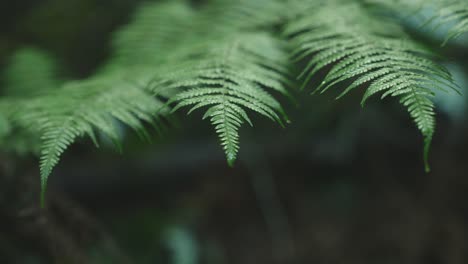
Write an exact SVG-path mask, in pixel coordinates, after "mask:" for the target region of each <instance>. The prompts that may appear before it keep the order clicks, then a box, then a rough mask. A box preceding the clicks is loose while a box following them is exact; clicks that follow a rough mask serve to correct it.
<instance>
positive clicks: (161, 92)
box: [0, 0, 468, 190]
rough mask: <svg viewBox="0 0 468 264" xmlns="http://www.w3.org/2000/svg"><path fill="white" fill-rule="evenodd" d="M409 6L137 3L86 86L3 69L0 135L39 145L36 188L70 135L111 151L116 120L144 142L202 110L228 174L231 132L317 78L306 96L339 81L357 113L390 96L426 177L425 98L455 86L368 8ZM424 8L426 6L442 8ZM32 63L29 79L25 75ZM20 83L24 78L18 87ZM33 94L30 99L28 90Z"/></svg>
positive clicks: (460, 26) (430, 119) (446, 11)
mask: <svg viewBox="0 0 468 264" xmlns="http://www.w3.org/2000/svg"><path fill="white" fill-rule="evenodd" d="M410 2H411V4H409V3H407V2H406V1H399V0H395V1H392V0H388V1H384V0H367V1H364V0H362V1H346V0H332V1H321V0H304V1H302V0H289V1H286V0H284V1H281V0H256V1H254V0H238V1H230V0H212V1H205V3H204V4H201V5H197V6H194V5H191V4H189V3H187V2H185V1H182V0H181V1H166V2H162V3H145V4H143V5H142V6H141V8H140V9H138V10H137V12H136V13H135V15H134V16H133V19H132V21H131V23H129V24H128V25H126V26H124V27H123V28H122V29H121V30H119V31H118V32H117V33H116V34H115V35H114V38H113V40H114V41H113V43H112V47H113V55H112V56H111V58H110V59H109V61H108V62H107V63H106V64H105V65H104V66H103V67H102V68H100V69H99V70H98V71H97V72H96V74H95V75H93V76H91V77H89V78H88V79H86V80H80V81H62V80H58V79H57V78H55V77H54V74H55V73H54V71H56V66H55V65H54V64H53V62H51V61H52V60H49V59H48V57H46V56H45V55H41V54H40V53H37V52H29V53H24V52H23V53H21V52H19V53H18V55H17V56H16V58H17V59H16V60H14V61H13V63H12V65H11V68H10V70H9V71H12V72H13V73H14V74H12V73H8V75H9V76H13V77H12V80H11V81H8V82H7V88H6V90H5V91H8V92H7V93H6V94H7V95H9V96H10V97H4V98H2V99H1V101H0V110H1V112H0V114H1V115H0V136H1V135H2V134H3V137H5V136H8V134H9V133H11V132H10V131H13V130H14V129H15V130H19V131H26V132H27V133H29V134H31V135H35V136H36V137H40V139H41V141H42V147H41V153H40V156H41V158H40V160H41V176H42V186H43V189H44V190H45V186H46V181H47V178H48V176H49V175H50V173H51V172H52V169H53V168H54V166H55V165H56V164H57V163H58V161H59V159H60V156H61V154H62V153H63V152H64V151H65V150H66V149H67V148H68V146H69V145H70V144H72V143H73V142H74V141H76V139H77V138H79V137H82V136H88V137H90V138H91V139H92V140H93V141H94V142H95V143H96V144H98V143H97V141H98V140H97V138H98V137H97V136H96V133H97V132H99V133H101V134H104V135H106V136H108V137H109V138H111V139H112V140H113V141H115V142H119V141H120V140H121V137H120V136H119V134H120V133H119V130H120V129H121V128H120V127H119V126H118V123H116V122H115V121H116V120H117V121H119V123H123V124H125V125H126V126H128V127H131V128H132V129H133V130H135V131H137V132H138V133H139V134H141V135H142V136H143V137H146V136H147V133H148V132H147V131H146V126H145V125H144V123H153V124H154V125H155V127H156V128H158V127H159V126H160V125H162V123H164V122H160V120H161V118H164V119H165V118H167V117H168V116H169V114H170V113H172V112H175V111H177V110H179V109H181V108H184V109H185V108H187V107H188V108H187V109H188V113H191V112H192V111H195V110H198V109H200V110H201V109H203V110H204V116H203V119H209V121H210V122H211V124H212V125H213V127H214V129H215V131H216V133H217V134H218V136H219V139H220V142H221V145H222V147H223V148H224V151H225V154H226V157H227V161H228V163H229V164H230V165H232V164H233V163H234V161H235V160H236V157H237V153H238V151H239V128H240V127H241V125H243V124H244V123H246V122H247V123H249V124H250V125H252V122H251V121H250V118H249V115H251V114H252V113H257V114H259V115H261V116H264V117H266V118H269V119H271V120H272V121H274V122H278V123H280V124H283V123H284V121H287V118H286V115H285V113H284V111H283V108H282V106H281V105H280V103H279V98H278V97H277V96H278V95H279V96H281V95H282V96H286V97H290V95H289V92H288V89H295V87H296V86H297V87H300V86H301V84H298V83H297V82H296V81H295V80H296V79H299V80H300V81H301V82H302V83H303V85H302V86H303V87H306V86H310V85H309V84H310V81H311V80H316V78H320V77H318V76H320V75H319V74H318V73H319V72H320V73H322V72H325V73H326V76H325V78H324V79H323V80H321V82H322V83H321V85H320V86H318V87H315V90H314V91H315V92H320V93H322V92H325V91H327V90H329V89H331V88H335V87H342V83H349V85H347V86H345V87H344V90H343V91H341V93H340V95H339V96H338V97H342V96H344V95H346V94H347V93H348V92H350V91H351V90H354V89H356V88H361V87H363V88H364V87H365V92H364V96H363V99H362V104H363V105H364V103H365V101H366V100H367V99H368V98H369V97H370V96H372V95H375V94H377V93H380V94H381V97H382V98H385V97H387V96H390V97H398V98H399V101H400V102H401V104H402V105H403V106H404V107H406V108H407V109H408V112H409V114H410V115H411V117H412V118H413V120H414V121H415V122H416V125H417V127H418V128H419V130H420V131H421V133H422V134H423V136H424V142H425V150H424V156H425V161H426V168H427V169H428V165H427V155H428V150H429V146H430V142H431V139H432V136H433V134H434V130H435V117H434V114H435V112H434V103H433V102H432V97H433V96H434V91H435V90H443V91H446V90H456V85H455V84H454V83H453V81H452V78H451V76H450V73H448V71H446V70H445V69H444V68H443V67H442V66H440V65H438V64H436V63H435V62H434V61H433V60H432V59H433V55H432V54H431V52H429V51H428V50H427V49H426V48H424V46H423V45H422V44H421V43H419V42H418V41H416V40H413V39H411V38H410V37H409V36H408V35H407V34H406V33H405V31H404V29H403V28H402V26H401V25H400V24H399V22H398V21H399V20H398V19H394V20H391V21H390V20H389V17H387V16H386V17H382V16H377V14H379V12H374V11H375V10H376V8H375V7H377V10H380V11H384V12H382V13H385V14H387V15H388V13H391V12H387V11H389V10H390V11H391V10H403V9H405V10H415V11H417V10H418V8H421V6H420V5H422V6H426V4H425V2H422V1H410ZM429 2H430V3H429ZM429 2H428V4H427V6H428V7H434V8H437V6H438V5H439V4H440V2H437V1H429ZM445 2H446V3H444V8H441V9H440V12H436V13H437V16H436V18H435V20H434V21H437V23H440V24H448V26H450V27H451V29H450V32H448V34H447V40H449V39H452V38H454V37H457V36H459V35H461V34H462V33H463V32H466V31H467V30H468V24H467V21H468V15H467V8H468V4H467V3H465V2H463V1H445ZM370 3H372V5H371V4H370ZM437 10H439V9H437ZM291 58H292V59H291ZM22 60H31V61H34V60H35V61H36V62H34V63H31V64H28V63H26V64H25V63H23V62H21V61H22ZM294 61H300V62H304V61H305V62H306V64H307V65H306V67H305V68H304V69H303V70H302V74H300V76H297V78H296V76H292V72H294V69H295V68H296V67H297V65H298V64H295V63H294ZM41 64H43V66H41V67H40V68H37V69H36V68H31V70H28V68H27V67H25V66H24V65H41ZM25 72H26V73H27V74H25ZM29 73H31V74H34V75H31V74H29ZM25 75H26V76H27V77H26V78H31V79H24V78H21V77H22V76H25ZM28 75H29V76H28ZM15 76H21V77H15ZM33 76H36V77H33ZM25 80H26V81H25ZM31 84H33V85H31ZM35 85H37V86H38V87H37V88H38V90H40V91H41V92H40V93H36V92H30V91H31V89H34V88H35V87H34V86H35ZM339 85H341V86H339ZM16 87H18V88H16ZM9 91H11V92H9Z"/></svg>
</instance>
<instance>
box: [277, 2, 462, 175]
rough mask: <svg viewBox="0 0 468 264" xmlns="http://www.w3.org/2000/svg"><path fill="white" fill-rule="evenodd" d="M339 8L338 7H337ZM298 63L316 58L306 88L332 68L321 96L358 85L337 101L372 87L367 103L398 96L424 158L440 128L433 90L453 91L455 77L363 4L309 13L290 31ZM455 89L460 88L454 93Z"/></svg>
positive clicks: (344, 4)
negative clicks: (420, 139) (421, 141)
mask: <svg viewBox="0 0 468 264" xmlns="http://www.w3.org/2000/svg"><path fill="white" fill-rule="evenodd" d="M337 3H339V4H337ZM285 34H286V35H288V36H290V37H291V42H292V43H293V44H294V46H295V47H296V50H295V52H294V56H295V58H296V59H304V58H309V57H310V58H311V59H310V60H309V62H308V65H307V67H306V68H305V69H304V71H303V73H302V75H301V77H304V78H305V80H306V81H305V83H307V82H308V81H309V80H310V79H311V78H313V77H314V76H315V74H316V73H317V72H318V71H319V70H321V69H324V68H325V67H326V66H330V65H332V67H331V70H330V71H329V72H328V74H327V75H326V77H325V79H324V80H323V82H322V84H321V85H320V86H319V87H318V88H317V89H316V92H325V91H327V90H328V89H329V88H331V87H333V86H335V85H336V84H338V83H341V82H344V81H347V80H352V81H353V82H352V83H351V84H350V85H349V86H348V87H347V88H346V89H345V90H344V91H342V93H341V94H340V95H339V96H338V97H341V96H343V95H345V94H347V93H348V92H349V91H351V90H353V89H355V88H358V87H361V86H362V85H363V84H369V87H368V88H367V90H366V92H365V94H364V97H363V100H362V104H364V102H365V101H366V100H367V99H368V98H369V97H370V96H372V95H374V94H376V93H379V92H381V93H383V94H382V98H385V97H387V96H392V97H399V98H400V102H401V103H402V104H403V105H404V106H406V107H407V109H408V111H409V113H410V115H411V117H412V118H413V119H414V121H415V122H416V124H417V126H418V128H419V130H420V131H421V133H422V134H423V136H424V142H425V150H424V157H425V162H426V168H427V170H428V169H429V166H428V163H427V154H428V151H429V146H430V142H431V139H432V136H433V133H434V129H435V119H434V110H433V108H434V104H433V102H432V101H431V97H432V96H433V95H434V92H433V91H434V89H439V90H447V88H450V87H452V88H454V87H455V85H454V84H453V82H452V79H451V76H450V74H449V73H448V72H447V71H446V70H445V69H443V68H442V67H440V66H438V65H437V64H435V63H434V62H432V61H431V60H430V59H428V56H429V53H428V52H427V51H426V50H425V49H423V48H422V47H420V46H419V45H417V44H416V43H415V42H413V41H411V40H410V39H409V38H408V37H407V36H406V35H405V34H404V33H403V32H402V31H401V30H400V28H399V27H398V26H397V25H395V24H393V23H390V22H386V21H385V20H382V19H376V18H374V17H373V16H371V15H369V14H368V13H367V12H366V10H365V9H363V8H362V6H361V5H360V4H359V3H356V2H354V3H349V2H347V1H337V2H336V1H331V2H328V3H327V4H323V5H321V6H320V7H319V6H317V7H316V8H314V9H311V10H309V11H308V12H307V13H305V14H304V15H302V16H299V17H297V18H296V19H295V20H293V21H291V23H289V24H288V25H287V27H286V28H285ZM454 89H456V88H454Z"/></svg>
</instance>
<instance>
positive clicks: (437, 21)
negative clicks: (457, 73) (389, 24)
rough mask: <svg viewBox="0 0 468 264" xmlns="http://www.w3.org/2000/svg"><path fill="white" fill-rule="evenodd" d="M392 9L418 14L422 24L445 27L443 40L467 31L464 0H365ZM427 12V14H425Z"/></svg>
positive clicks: (467, 11) (433, 27)
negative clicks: (422, 20)
mask: <svg viewBox="0 0 468 264" xmlns="http://www.w3.org/2000/svg"><path fill="white" fill-rule="evenodd" d="M366 1H367V2H370V3H373V4H375V3H377V4H379V5H381V6H385V7H386V8H388V9H390V10H393V11H394V12H395V13H397V14H398V15H401V14H406V15H420V16H423V17H426V18H425V21H424V25H426V26H428V27H431V28H432V29H436V28H440V27H446V28H448V31H447V33H446V37H445V40H444V44H446V43H447V42H448V41H449V40H451V39H454V38H457V37H459V36H460V35H462V34H465V33H467V32H468V4H467V2H466V1H465V0H410V1H408V0H390V1H389V0H366ZM426 14H428V15H426Z"/></svg>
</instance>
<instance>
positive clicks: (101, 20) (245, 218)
mask: <svg viewBox="0 0 468 264" xmlns="http://www.w3.org/2000/svg"><path fill="white" fill-rule="evenodd" d="M140 2H142V1H137V0H42V1H40V0H23V1H6V0H3V1H1V2H0V70H2V72H5V71H6V70H5V69H6V68H7V67H8V65H9V63H10V61H11V59H12V57H13V55H14V54H15V52H17V51H18V50H19V49H22V48H24V47H33V48H36V49H40V50H43V51H45V52H47V53H48V54H49V55H50V56H51V57H52V58H54V60H56V61H57V62H58V63H59V65H60V69H59V71H60V74H61V76H63V77H64V78H70V79H80V78H86V77H87V76H89V75H90V74H91V73H93V71H94V70H96V69H97V68H98V67H99V66H100V65H102V64H103V63H104V62H105V61H106V59H107V58H108V57H109V56H110V53H111V50H110V40H111V37H112V32H114V31H115V30H116V29H118V28H119V27H120V26H121V25H124V24H125V23H127V22H128V21H129V20H130V19H131V14H132V11H133V10H134V9H135V8H136V7H137V6H138V4H139V3H140ZM194 2H201V1H194ZM411 28H412V27H411V25H410V26H409V30H410V31H411ZM412 34H413V35H414V36H416V37H418V38H421V39H422V40H423V41H424V42H426V43H429V45H432V47H433V48H434V49H435V50H437V51H438V52H440V53H441V54H443V57H444V58H447V60H446V61H441V63H442V64H444V65H445V66H447V67H448V68H449V69H450V70H451V71H452V73H453V74H454V77H455V79H456V80H457V81H458V82H459V84H460V86H461V87H462V88H463V89H465V88H466V87H467V85H468V42H467V41H466V39H464V38H461V39H459V40H458V41H455V42H453V43H451V44H449V45H448V46H446V47H440V45H439V44H440V37H439V36H438V35H437V32H432V33H427V32H426V33H424V32H423V33H421V32H419V31H418V32H416V31H414V32H412ZM5 78H6V77H5V74H3V75H2V79H5ZM24 78H28V76H27V74H25V76H24ZM312 85H314V84H312ZM0 87H2V86H1V85H0ZM0 90H1V89H0ZM463 93H466V92H465V90H463ZM297 94H299V93H297ZM305 94H306V93H302V94H301V96H296V97H297V98H298V102H296V103H293V102H285V105H286V107H287V110H288V111H287V112H288V113H289V117H290V119H291V120H292V123H291V124H288V125H287V126H286V128H281V127H280V126H278V125H274V124H272V123H271V122H268V121H266V120H263V119H259V120H258V121H257V122H256V126H255V128H248V127H245V128H244V129H242V131H241V136H242V142H241V150H240V160H239V161H238V162H237V163H236V165H235V167H234V168H229V167H228V166H227V164H226V162H225V159H224V156H223V153H222V150H221V148H220V147H219V146H218V142H217V140H216V135H215V134H214V132H213V131H212V129H211V128H210V125H209V123H207V122H204V121H201V116H197V115H193V116H190V117H186V116H185V114H183V113H182V112H181V113H180V114H179V115H178V118H179V122H178V124H179V125H175V126H174V127H171V129H170V131H169V132H168V133H166V135H165V136H163V137H155V138H154V140H153V142H142V141H140V140H139V139H138V137H136V136H135V135H133V134H128V135H127V136H126V141H125V144H124V152H123V154H119V153H118V152H117V151H115V150H114V149H113V148H112V147H111V146H104V147H101V149H99V150H97V149H96V148H94V146H92V144H91V143H90V142H88V141H83V142H80V143H78V144H75V145H74V146H73V147H72V148H71V149H70V150H69V151H68V152H67V153H66V154H65V156H64V157H63V159H62V161H61V163H60V164H59V166H58V168H57V170H56V172H55V173H54V174H53V176H52V177H51V179H50V187H49V190H50V191H49V199H50V201H51V202H50V204H51V205H50V207H49V208H47V210H46V211H43V210H38V209H37V208H35V207H31V206H30V203H31V202H37V199H38V198H37V197H38V195H37V192H38V183H39V170H38V164H37V160H36V159H35V158H34V157H29V156H25V157H21V158H20V159H18V158H17V157H11V156H9V155H6V154H2V155H1V156H0V167H1V168H2V179H1V181H2V182H1V183H0V192H1V193H2V194H1V195H0V211H1V212H0V263H25V264H28V263H142V264H144V263H168V264H198V263H200V264H205V263H206V264H223V263H226V264H227V263H233V264H237V263H239V264H254V263H255V264H259V263H268V264H270V263H285V264H294V263H317V264H319V263H324V264H325V263H326V264H330V263H331V264H334V263H337V264H338V263H340V264H341V263H350V264H351V263H359V264H367V263H369V264H380V263H382V264H393V263H398V264H405V263H408V264H418V263H421V264H462V263H468V222H467V221H468V205H467V201H468V116H467V109H466V102H467V100H466V97H465V96H457V95H450V94H448V95H445V94H441V95H440V96H439V97H438V113H437V118H438V127H437V133H436V135H435V138H434V144H433V148H432V151H431V155H430V162H431V165H432V172H431V173H425V172H424V166H423V161H422V138H421V136H420V135H419V133H418V130H417V129H416V128H415V127H414V125H413V123H412V121H411V120H410V118H409V117H408V115H407V113H406V112H405V109H404V108H402V107H401V106H400V105H398V103H397V102H395V101H392V100H386V101H381V102H377V101H376V102H374V103H370V104H369V105H368V106H367V107H366V108H364V109H362V108H361V107H360V105H359V102H360V96H361V94H359V93H355V94H354V96H349V97H348V98H346V99H342V100H339V101H335V100H334V94H332V93H331V94H329V95H323V96H304V95H305ZM18 160H19V161H18ZM18 175H21V177H19V176H18Z"/></svg>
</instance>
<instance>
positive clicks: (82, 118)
mask: <svg viewBox="0 0 468 264" xmlns="http://www.w3.org/2000/svg"><path fill="white" fill-rule="evenodd" d="M167 113H168V111H167V108H166V107H165V106H164V104H163V103H162V102H159V101H157V100H156V99H154V98H152V97H151V96H149V95H148V94H147V93H146V92H144V91H143V90H141V89H140V88H138V87H136V86H135V85H133V84H131V83H129V82H128V81H126V80H124V79H119V78H114V79H113V78H109V79H91V80H87V81H78V82H73V83H70V84H68V85H67V86H66V87H64V88H62V89H59V90H57V91H56V92H53V93H51V94H48V95H43V96H38V97H36V98H32V99H23V100H18V101H17V102H16V108H15V111H14V113H13V116H12V119H13V121H14V122H15V123H16V124H17V125H18V126H22V127H24V128H26V129H29V130H33V131H37V133H38V134H41V135H42V136H41V139H42V142H43V143H42V148H41V158H40V163H41V166H40V167H41V178H42V180H41V183H42V190H43V191H42V192H43V194H44V192H45V188H46V184H47V178H48V176H49V175H50V173H51V172H52V169H53V168H54V167H55V165H56V164H57V163H58V161H59V158H60V156H61V155H62V153H63V152H64V151H65V150H66V149H67V148H68V146H69V145H70V144H72V143H73V142H74V141H75V140H76V139H77V138H78V137H81V136H89V137H90V138H92V139H93V141H94V142H95V143H96V144H97V139H96V136H95V132H96V131H99V132H101V133H103V134H105V135H107V136H108V137H109V138H111V139H113V141H115V142H118V141H119V137H118V134H119V133H118V126H116V124H115V121H114V120H118V121H120V122H122V123H123V124H125V125H128V126H129V127H131V128H133V129H134V130H136V131H137V132H139V133H142V134H143V135H144V133H146V132H145V130H144V127H143V124H142V122H141V121H140V120H143V121H146V122H149V123H153V120H154V119H155V118H158V117H159V116H160V115H164V114H167Z"/></svg>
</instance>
